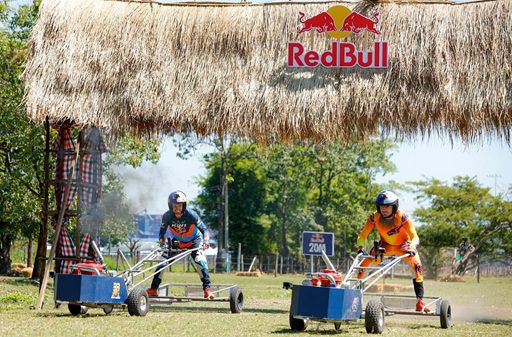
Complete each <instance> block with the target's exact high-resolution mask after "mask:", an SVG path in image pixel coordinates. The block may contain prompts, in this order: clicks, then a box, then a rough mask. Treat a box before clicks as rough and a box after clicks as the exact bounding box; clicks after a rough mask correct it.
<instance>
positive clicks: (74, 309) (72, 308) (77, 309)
mask: <svg viewBox="0 0 512 337" xmlns="http://www.w3.org/2000/svg"><path fill="white" fill-rule="evenodd" d="M88 309H89V308H87V307H86V306H84V305H80V304H73V303H68V310H69V312H70V313H71V315H73V316H78V315H85V314H86V313H87V310H88Z"/></svg>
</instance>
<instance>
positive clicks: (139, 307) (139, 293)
mask: <svg viewBox="0 0 512 337" xmlns="http://www.w3.org/2000/svg"><path fill="white" fill-rule="evenodd" d="M126 304H127V305H128V313H129V314H130V316H134V315H135V316H146V314H147V313H148V311H149V296H148V293H147V292H146V288H145V287H137V288H135V289H133V290H132V291H131V292H130V294H129V295H128V298H127V299H126Z"/></svg>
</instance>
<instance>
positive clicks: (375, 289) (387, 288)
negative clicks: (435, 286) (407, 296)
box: [368, 284, 413, 293]
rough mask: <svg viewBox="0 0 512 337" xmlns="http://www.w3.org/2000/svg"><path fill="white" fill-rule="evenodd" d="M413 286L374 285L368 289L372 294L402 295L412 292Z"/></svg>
mask: <svg viewBox="0 0 512 337" xmlns="http://www.w3.org/2000/svg"><path fill="white" fill-rule="evenodd" d="M412 290H413V287H412V286H406V285H402V284H374V285H372V286H371V287H370V289H368V291H369V292H372V293H388V292H393V293H401V292H406V291H412Z"/></svg>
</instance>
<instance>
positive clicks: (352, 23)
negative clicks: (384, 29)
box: [341, 12, 380, 35]
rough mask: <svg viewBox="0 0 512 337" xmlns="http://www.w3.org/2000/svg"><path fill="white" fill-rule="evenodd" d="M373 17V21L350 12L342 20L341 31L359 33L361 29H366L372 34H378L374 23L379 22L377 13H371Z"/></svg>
mask: <svg viewBox="0 0 512 337" xmlns="http://www.w3.org/2000/svg"><path fill="white" fill-rule="evenodd" d="M373 17H374V19H375V21H373V20H372V19H370V18H367V17H366V16H364V15H361V14H359V13H356V12H352V13H350V15H349V16H347V18H346V19H345V21H344V22H343V27H341V31H347V32H348V31H350V32H353V33H355V34H359V33H360V32H361V30H362V29H366V30H368V31H369V32H372V33H373V34H377V35H379V34H380V32H379V31H378V30H377V28H375V25H376V24H377V23H378V22H379V13H377V12H375V13H373Z"/></svg>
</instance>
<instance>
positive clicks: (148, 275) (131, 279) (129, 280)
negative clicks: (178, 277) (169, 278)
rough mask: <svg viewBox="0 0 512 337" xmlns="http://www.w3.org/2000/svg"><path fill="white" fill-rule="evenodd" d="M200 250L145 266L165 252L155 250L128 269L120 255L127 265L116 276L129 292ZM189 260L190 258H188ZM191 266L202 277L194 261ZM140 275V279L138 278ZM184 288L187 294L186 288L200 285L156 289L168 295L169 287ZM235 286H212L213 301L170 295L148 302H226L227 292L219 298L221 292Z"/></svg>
mask: <svg viewBox="0 0 512 337" xmlns="http://www.w3.org/2000/svg"><path fill="white" fill-rule="evenodd" d="M199 249H200V248H193V249H187V250H184V251H181V252H179V253H177V254H175V255H172V256H170V257H168V258H167V259H164V260H162V261H160V262H158V263H157V264H155V265H151V266H147V264H148V263H150V262H154V261H155V260H159V259H161V258H162V254H163V253H164V252H165V249H163V248H157V249H155V250H153V251H152V252H150V253H149V254H148V255H147V256H146V257H144V258H143V259H142V260H140V261H139V262H138V263H137V264H135V265H133V266H131V267H130V265H129V263H128V261H127V260H126V258H124V255H122V254H121V256H122V257H123V258H124V260H125V261H124V263H126V264H127V265H128V267H129V268H128V269H127V270H125V271H122V272H120V273H118V274H116V276H119V277H123V278H124V279H125V282H126V287H127V288H128V291H129V292H130V291H131V290H132V289H133V288H135V287H137V286H139V285H141V284H143V283H144V282H146V281H147V280H149V279H152V278H153V276H155V275H156V274H157V273H159V272H163V271H165V270H167V269H168V268H170V267H171V266H172V265H174V264H176V263H178V262H180V261H181V260H183V259H186V258H189V257H190V255H191V254H192V253H193V252H194V251H197V250H199ZM190 258H191V257H190ZM191 264H192V266H193V267H194V269H195V270H196V272H197V273H198V274H199V275H200V276H201V277H202V275H201V274H200V271H199V270H198V269H197V268H196V265H195V263H194V261H192V263H191ZM159 266H164V267H163V268H162V269H160V270H158V271H157V270H156V269H157V268H158V267H159ZM141 275H142V278H140V276H141ZM171 286H172V287H184V288H185V292H187V288H189V287H199V286H201V285H200V284H185V283H181V284H179V283H169V284H164V285H161V286H160V287H159V289H158V292H159V293H160V292H162V290H163V291H165V292H166V293H168V288H169V287H171ZM236 286H237V285H220V284H217V285H216V284H212V285H211V286H210V287H211V288H210V289H211V290H212V293H213V294H215V297H216V298H215V299H213V300H210V299H206V298H203V297H202V296H201V297H195V296H172V295H165V296H160V295H159V296H158V297H150V298H149V300H150V302H151V303H172V302H191V301H209V302H212V301H215V302H228V301H229V300H230V297H229V292H228V296H220V295H221V294H222V293H223V292H226V291H229V290H230V289H231V288H234V287H236Z"/></svg>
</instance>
